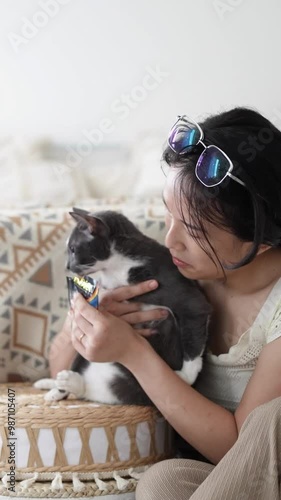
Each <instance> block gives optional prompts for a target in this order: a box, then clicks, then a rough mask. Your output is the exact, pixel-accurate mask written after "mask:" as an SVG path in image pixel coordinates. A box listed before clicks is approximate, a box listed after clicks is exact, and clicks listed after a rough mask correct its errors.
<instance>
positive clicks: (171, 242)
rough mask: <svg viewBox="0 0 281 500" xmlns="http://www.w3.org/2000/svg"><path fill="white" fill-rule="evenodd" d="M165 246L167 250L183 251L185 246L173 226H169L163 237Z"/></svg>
mask: <svg viewBox="0 0 281 500" xmlns="http://www.w3.org/2000/svg"><path fill="white" fill-rule="evenodd" d="M165 246H166V247H167V248H169V249H172V248H174V249H175V250H178V251H180V250H184V249H185V245H184V243H183V242H182V241H181V239H180V237H179V233H178V231H177V230H176V228H175V227H174V226H170V227H169V229H168V232H167V234H166V237H165Z"/></svg>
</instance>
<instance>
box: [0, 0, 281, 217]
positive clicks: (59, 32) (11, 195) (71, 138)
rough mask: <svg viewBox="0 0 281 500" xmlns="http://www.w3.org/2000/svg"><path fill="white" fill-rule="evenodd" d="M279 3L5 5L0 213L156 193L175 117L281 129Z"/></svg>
mask: <svg viewBox="0 0 281 500" xmlns="http://www.w3.org/2000/svg"><path fill="white" fill-rule="evenodd" d="M280 19H281V2H280V0H267V1H266V2H264V1H263V0H197V1H196V2H195V1H192V0H174V1H173V2H168V1H166V2H164V1H163V0H102V1H101V0H83V1H78V0H9V1H6V2H5V1H4V0H2V1H1V3H0V33H1V39H0V55H1V78H0V89H1V93H0V103H1V105H0V175H1V186H2V189H1V198H0V207H2V208H3V209H4V208H12V207H22V206H24V207H34V206H37V205H38V204H40V205H42V204H43V205H46V206H52V205H56V206H63V205H67V204H72V203H76V202H77V201H78V200H82V199H83V200H84V199H86V198H92V197H95V198H96V197H98V198H99V197H108V196H110V197H111V196H117V197H118V196H133V197H138V196H144V197H145V196H158V195H160V194H161V186H162V182H163V179H162V176H161V171H160V168H159V164H160V157H161V152H162V150H163V144H164V143H165V139H166V136H167V133H168V131H169V129H170V127H171V125H172V124H173V123H174V121H175V118H176V116H177V114H180V113H186V114H188V115H190V116H191V117H194V118H195V119H197V120H200V119H202V118H204V117H205V116H207V115H208V114H210V113H214V112H219V111H222V110H225V109H229V108H231V107H233V106H250V107H253V108H255V109H257V110H258V111H260V112H261V113H263V114H264V115H265V116H267V117H268V118H269V119H271V120H272V121H273V122H274V123H275V124H276V126H277V127H279V128H281V101H280V88H281V70H280V64H279V61H280V43H281V31H280Z"/></svg>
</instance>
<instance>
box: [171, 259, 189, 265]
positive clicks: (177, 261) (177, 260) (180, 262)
mask: <svg viewBox="0 0 281 500" xmlns="http://www.w3.org/2000/svg"><path fill="white" fill-rule="evenodd" d="M173 263H174V264H175V266H177V267H186V266H187V265H188V264H187V263H186V262H183V261H182V260H179V259H176V257H173Z"/></svg>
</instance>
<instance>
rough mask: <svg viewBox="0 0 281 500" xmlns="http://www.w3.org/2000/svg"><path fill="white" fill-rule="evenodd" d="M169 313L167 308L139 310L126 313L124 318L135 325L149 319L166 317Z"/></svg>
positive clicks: (154, 319)
mask: <svg viewBox="0 0 281 500" xmlns="http://www.w3.org/2000/svg"><path fill="white" fill-rule="evenodd" d="M168 315H169V313H168V311H167V310H166V309H150V310H148V311H137V312H133V313H129V314H124V315H123V316H122V319H124V320H125V321H127V323H130V324H131V325H135V324H137V323H145V322H147V321H156V320H160V319H165V318H167V317H168Z"/></svg>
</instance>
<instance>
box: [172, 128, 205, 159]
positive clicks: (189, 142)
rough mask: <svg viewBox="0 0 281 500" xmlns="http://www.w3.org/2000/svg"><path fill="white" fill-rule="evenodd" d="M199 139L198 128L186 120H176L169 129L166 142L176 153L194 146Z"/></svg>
mask: <svg viewBox="0 0 281 500" xmlns="http://www.w3.org/2000/svg"><path fill="white" fill-rule="evenodd" d="M199 140H200V130H198V129H197V127H195V126H194V124H191V123H190V124H189V123H188V122H178V123H177V124H176V125H175V126H174V127H173V128H172V130H171V132H170V135H169V139H168V143H169V146H171V148H172V149H173V150H174V151H175V152H176V153H184V152H186V151H188V150H190V149H191V148H192V146H196V144H198V141H199Z"/></svg>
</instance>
